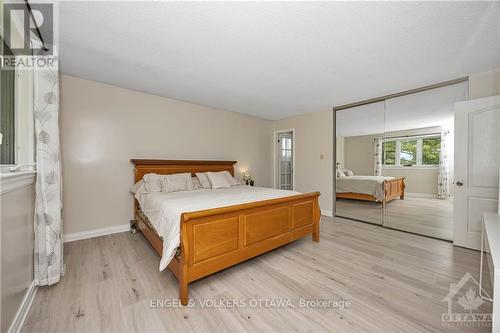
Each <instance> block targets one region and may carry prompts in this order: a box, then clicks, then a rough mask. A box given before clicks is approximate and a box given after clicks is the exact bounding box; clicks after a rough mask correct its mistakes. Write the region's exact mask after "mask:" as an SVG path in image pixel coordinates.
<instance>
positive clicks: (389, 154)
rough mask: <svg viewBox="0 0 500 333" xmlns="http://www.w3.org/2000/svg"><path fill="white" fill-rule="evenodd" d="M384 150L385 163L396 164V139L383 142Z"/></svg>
mask: <svg viewBox="0 0 500 333" xmlns="http://www.w3.org/2000/svg"><path fill="white" fill-rule="evenodd" d="M382 151H383V159H384V160H383V164H384V165H395V164H396V141H386V142H384V143H382Z"/></svg>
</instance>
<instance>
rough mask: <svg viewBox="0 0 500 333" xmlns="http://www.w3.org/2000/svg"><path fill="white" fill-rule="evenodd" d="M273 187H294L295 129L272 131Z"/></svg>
mask: <svg viewBox="0 0 500 333" xmlns="http://www.w3.org/2000/svg"><path fill="white" fill-rule="evenodd" d="M274 142H275V145H274V187H275V188H279V189H281V190H294V189H295V176H294V169H295V129H289V130H284V131H277V132H274Z"/></svg>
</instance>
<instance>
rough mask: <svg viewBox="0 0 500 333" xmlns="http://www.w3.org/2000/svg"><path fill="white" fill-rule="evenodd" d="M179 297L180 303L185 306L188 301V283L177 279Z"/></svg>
mask: <svg viewBox="0 0 500 333" xmlns="http://www.w3.org/2000/svg"><path fill="white" fill-rule="evenodd" d="M182 280H184V279H182ZM179 299H180V300H181V304H182V305H184V306H186V305H188V302H189V296H188V283H187V281H179Z"/></svg>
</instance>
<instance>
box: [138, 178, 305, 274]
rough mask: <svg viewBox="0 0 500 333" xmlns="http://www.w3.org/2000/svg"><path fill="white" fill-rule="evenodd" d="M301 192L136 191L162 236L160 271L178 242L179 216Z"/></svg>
mask: <svg viewBox="0 0 500 333" xmlns="http://www.w3.org/2000/svg"><path fill="white" fill-rule="evenodd" d="M297 194H300V193H299V192H295V191H286V190H277V189H271V188H264V187H251V186H245V185H242V186H232V187H231V188H220V189H216V190H212V189H202V190H196V191H184V192H172V193H164V192H152V193H148V194H143V193H142V192H141V193H139V192H138V193H136V196H135V197H136V198H137V201H138V202H139V204H140V206H141V210H142V211H143V213H144V214H145V215H146V216H147V218H148V219H149V222H151V224H152V225H153V226H154V228H155V229H156V231H157V233H158V235H159V236H161V237H162V238H163V255H162V257H161V261H160V271H162V270H164V269H165V268H166V267H167V266H168V264H169V263H170V260H172V258H173V257H174V255H175V251H176V249H177V247H178V246H179V244H180V230H179V229H180V218H181V214H182V213H186V212H193V211H198V210H204V209H211V208H217V207H224V206H232V205H238V204H243V203H248V202H255V201H262V200H268V199H275V198H282V197H288V196H292V195H297Z"/></svg>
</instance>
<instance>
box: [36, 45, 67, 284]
mask: <svg viewBox="0 0 500 333" xmlns="http://www.w3.org/2000/svg"><path fill="white" fill-rule="evenodd" d="M55 52H56V50H55V49H53V54H54V56H53V57H54V58H55V59H56V60H58V59H57V57H56V53H55ZM33 80H34V117H35V134H36V169H37V179H36V200H35V254H34V256H35V258H34V265H35V267H34V268H35V282H36V283H37V284H38V285H41V286H44V285H51V284H54V283H56V282H58V281H59V279H60V277H61V275H62V273H63V248H62V247H63V241H62V235H63V232H62V214H61V213H62V175H61V154H60V146H59V72H58V67H57V66H56V67H55V68H51V69H47V68H37V69H35V70H34V72H33Z"/></svg>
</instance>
